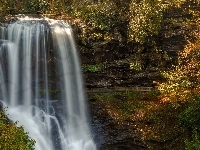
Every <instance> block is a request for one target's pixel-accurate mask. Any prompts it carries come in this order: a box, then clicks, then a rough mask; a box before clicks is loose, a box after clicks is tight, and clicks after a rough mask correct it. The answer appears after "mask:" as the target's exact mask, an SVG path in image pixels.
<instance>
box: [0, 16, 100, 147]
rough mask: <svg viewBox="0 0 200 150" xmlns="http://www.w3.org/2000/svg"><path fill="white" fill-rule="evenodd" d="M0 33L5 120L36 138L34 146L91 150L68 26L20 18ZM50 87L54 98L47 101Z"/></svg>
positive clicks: (0, 94) (0, 91)
mask: <svg viewBox="0 0 200 150" xmlns="http://www.w3.org/2000/svg"><path fill="white" fill-rule="evenodd" d="M0 31H1V40H0V99H2V101H3V103H4V104H5V105H6V106H8V114H9V118H10V119H11V120H13V121H16V120H18V121H19V125H23V126H24V128H25V130H26V131H27V132H29V135H30V137H31V138H33V139H34V140H36V145H35V149H36V150H96V145H95V143H94V142H93V139H92V135H91V132H90V128H89V125H88V120H87V111H86V106H85V94H84V88H83V83H82V82H83V81H82V73H81V69H80V64H79V58H78V54H77V51H76V46H75V43H74V40H73V35H72V32H71V28H70V26H69V25H68V24H66V23H65V22H64V21H58V20H50V19H33V18H20V19H19V20H18V21H16V22H14V23H11V24H7V25H4V26H2V27H1V30H0ZM52 62H54V63H56V64H55V65H54V66H52ZM52 67H53V69H52ZM52 70H54V72H55V73H54V77H51V76H50V74H51V71H52ZM52 80H54V81H52ZM52 89H57V91H58V95H60V96H58V97H59V99H57V100H51V95H52V94H51V93H50V92H49V91H52Z"/></svg>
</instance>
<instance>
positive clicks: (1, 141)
mask: <svg viewBox="0 0 200 150" xmlns="http://www.w3.org/2000/svg"><path fill="white" fill-rule="evenodd" d="M0 118H1V119H0V120H1V121H0V149H1V150H33V149H34V144H35V141H34V140H33V139H31V138H30V137H29V136H28V133H27V132H25V131H24V128H23V127H22V126H19V127H18V126H17V122H15V123H14V124H10V123H9V121H8V119H7V117H6V116H5V114H4V112H2V111H1V112H0Z"/></svg>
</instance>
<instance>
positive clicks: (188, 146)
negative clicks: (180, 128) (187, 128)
mask: <svg viewBox="0 0 200 150" xmlns="http://www.w3.org/2000/svg"><path fill="white" fill-rule="evenodd" d="M185 150H200V140H199V138H198V133H197V132H196V131H194V133H193V137H192V140H188V139H186V140H185Z"/></svg>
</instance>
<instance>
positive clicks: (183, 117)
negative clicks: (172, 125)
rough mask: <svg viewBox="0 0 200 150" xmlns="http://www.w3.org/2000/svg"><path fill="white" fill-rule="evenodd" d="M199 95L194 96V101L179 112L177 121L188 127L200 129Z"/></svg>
mask: <svg viewBox="0 0 200 150" xmlns="http://www.w3.org/2000/svg"><path fill="white" fill-rule="evenodd" d="M199 106H200V96H199V95H197V96H195V97H194V101H192V102H190V103H189V104H187V106H186V108H185V109H184V110H183V111H182V112H181V113H180V114H179V116H178V118H179V121H180V122H181V123H182V124H183V125H184V126H186V127H187V128H188V129H192V130H197V131H200V107H199Z"/></svg>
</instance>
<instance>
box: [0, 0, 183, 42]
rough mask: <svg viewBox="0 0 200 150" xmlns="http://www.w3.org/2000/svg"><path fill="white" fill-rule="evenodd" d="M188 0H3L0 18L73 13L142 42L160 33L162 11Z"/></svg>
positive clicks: (91, 23)
mask: <svg viewBox="0 0 200 150" xmlns="http://www.w3.org/2000/svg"><path fill="white" fill-rule="evenodd" d="M185 1H186V0H124V1H122V0H31V1H30V0H24V1H18V2H16V1H13V0H1V1H0V13H1V17H3V16H5V15H8V14H71V15H73V16H75V17H78V18H81V19H83V20H84V21H85V22H89V24H90V25H91V26H92V27H94V28H97V29H99V30H103V31H105V32H106V31H110V30H112V29H113V28H115V27H116V26H122V28H124V29H125V30H126V32H125V33H122V34H126V36H127V39H128V41H135V42H139V43H143V42H144V41H145V39H146V37H148V36H153V35H155V34H158V32H159V30H160V24H161V22H162V19H163V12H164V11H165V10H166V9H169V8H170V7H179V6H180V5H181V4H182V3H184V2H185Z"/></svg>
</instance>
